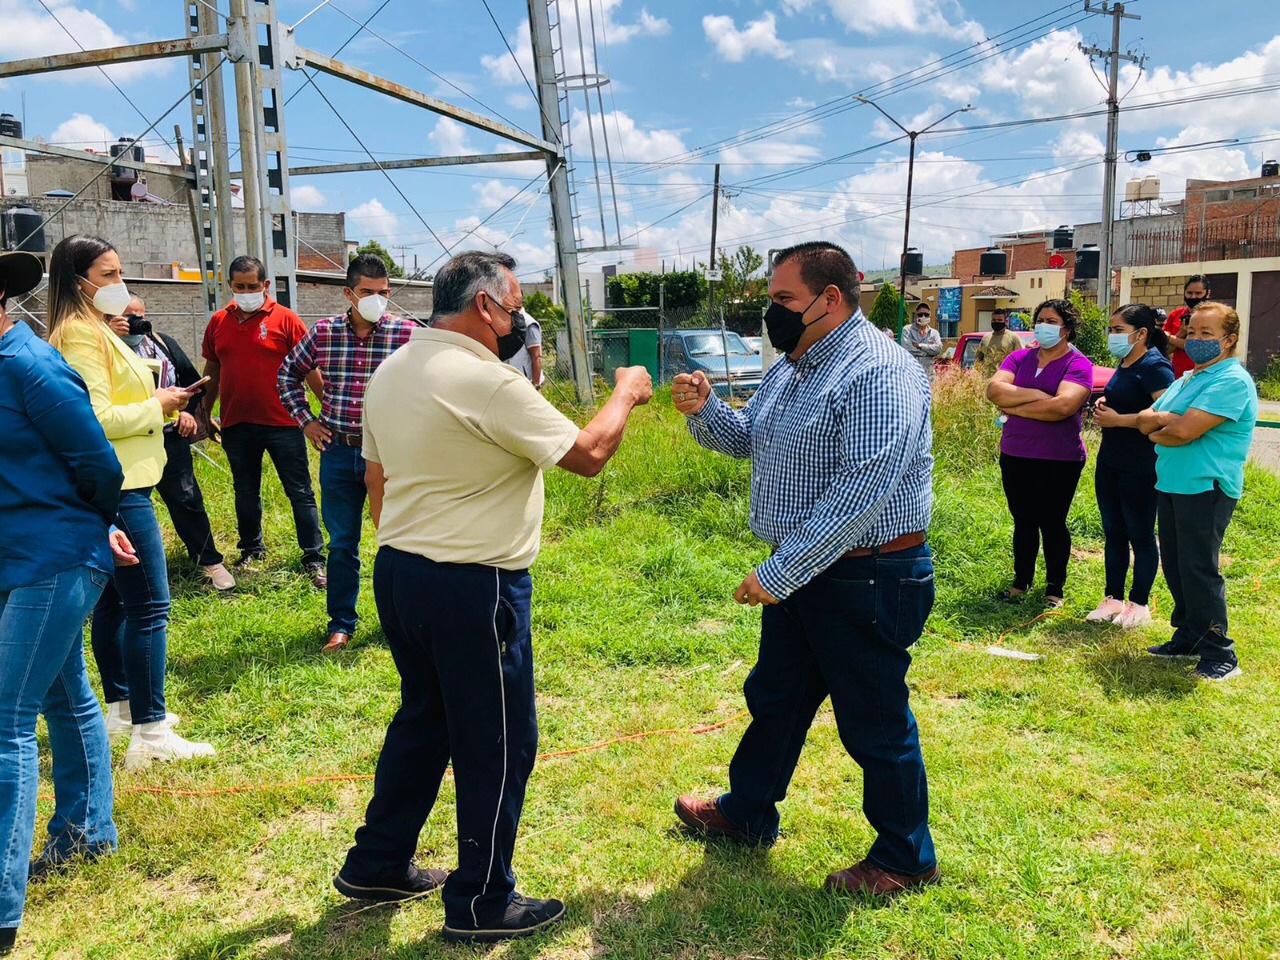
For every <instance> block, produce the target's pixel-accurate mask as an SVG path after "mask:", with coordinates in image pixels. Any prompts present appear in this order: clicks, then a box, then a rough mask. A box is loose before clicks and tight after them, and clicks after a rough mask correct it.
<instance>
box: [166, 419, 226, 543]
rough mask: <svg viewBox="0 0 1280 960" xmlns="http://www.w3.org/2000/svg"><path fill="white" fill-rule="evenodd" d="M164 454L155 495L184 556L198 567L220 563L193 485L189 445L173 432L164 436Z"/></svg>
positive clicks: (201, 496) (197, 486)
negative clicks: (171, 524) (185, 550)
mask: <svg viewBox="0 0 1280 960" xmlns="http://www.w3.org/2000/svg"><path fill="white" fill-rule="evenodd" d="M164 452H165V456H166V457H168V460H167V461H166V462H165V465H164V475H163V476H161V477H160V482H159V483H157V484H156V493H158V494H160V499H161V500H163V501H164V505H165V506H166V507H167V508H168V509H169V519H170V520H172V521H173V529H174V531H175V532H176V533H177V534H178V539H179V540H181V541H182V545H183V546H184V547H186V548H187V556H188V557H190V558H191V562H192V563H194V564H195V565H196V566H198V567H210V566H213V565H214V564H215V563H221V562H222V554H221V553H219V552H218V547H217V545H216V544H215V543H214V542H213V530H212V529H211V528H210V527H209V514H208V513H206V512H205V509H204V494H202V493H201V492H200V484H199V483H197V482H196V471H195V465H194V464H193V463H192V461H191V444H189V443H187V441H186V440H184V439H182V437H180V436H179V435H178V432H177V431H176V430H172V429H168V430H165V432H164Z"/></svg>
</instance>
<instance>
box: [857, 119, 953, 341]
mask: <svg viewBox="0 0 1280 960" xmlns="http://www.w3.org/2000/svg"><path fill="white" fill-rule="evenodd" d="M853 99H855V100H857V101H858V102H860V103H865V104H867V105H868V106H872V107H875V108H876V109H877V110H879V111H880V114H881V115H882V116H883V117H884V118H885V119H886V120H888V121H889V122H890V123H892V124H893V125H894V126H895V127H897V128H898V129H899V130H901V131H902V132H903V133H905V134H906V135H907V139H908V140H910V141H911V152H910V153H909V154H908V157H907V210H906V216H905V217H904V218H903V225H902V258H901V267H900V273H899V277H898V342H899V343H901V342H902V323H903V320H904V318H905V317H906V310H907V248H908V247H909V246H910V245H911V184H912V181H913V180H914V179H915V171H916V138H917V137H920V136H923V135H924V134H926V133H928V132H929V131H930V130H932V129H933V128H934V127H936V126H937V125H938V124H940V123H942V121H944V120H950V119H951V118H952V117H954V116H955V115H956V114H957V113H968V112H969V111H970V110H972V109H973V106H972V105H971V104H965V105H964V106H963V107H957V108H956V109H955V110H952V111H951V112H950V113H948V114H947V115H946V116H944V117H939V118H938V119H937V120H935V121H933V123H931V124H929V125H928V126H927V127H925V128H924V129H923V130H908V129H907V128H906V127H904V126H903V125H902V124H900V123H899V122H898V121H897V120H895V119H894V118H893V117H891V116H889V114H887V113H885V112H884V110H883V109H881V107H880V104H878V103H876V102H875V101H874V100H868V99H867V98H866V97H860V96H854V98H853Z"/></svg>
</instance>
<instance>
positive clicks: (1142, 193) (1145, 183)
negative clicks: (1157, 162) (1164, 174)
mask: <svg viewBox="0 0 1280 960" xmlns="http://www.w3.org/2000/svg"><path fill="white" fill-rule="evenodd" d="M1138 199H1139V200H1159V199H1160V178H1159V177H1143V178H1142V183H1140V184H1139V185H1138Z"/></svg>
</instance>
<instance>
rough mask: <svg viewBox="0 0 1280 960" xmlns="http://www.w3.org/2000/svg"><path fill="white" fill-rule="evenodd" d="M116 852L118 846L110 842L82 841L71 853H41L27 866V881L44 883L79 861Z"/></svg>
mask: <svg viewBox="0 0 1280 960" xmlns="http://www.w3.org/2000/svg"><path fill="white" fill-rule="evenodd" d="M115 852H116V848H115V847H114V846H113V845H112V844H109V843H89V844H83V843H82V844H77V845H76V846H75V847H73V848H72V849H71V851H70V852H69V853H57V854H48V855H46V854H41V855H40V856H38V857H36V858H35V859H34V860H32V861H31V864H30V865H29V866H28V867H27V883H43V882H44V881H45V880H48V879H49V878H50V877H51V876H53V875H55V874H59V873H66V872H67V871H69V870H70V869H71V868H72V867H73V866H75V865H76V864H77V863H89V862H91V861H93V860H99V859H101V858H102V857H109V856H111V854H113V853H115Z"/></svg>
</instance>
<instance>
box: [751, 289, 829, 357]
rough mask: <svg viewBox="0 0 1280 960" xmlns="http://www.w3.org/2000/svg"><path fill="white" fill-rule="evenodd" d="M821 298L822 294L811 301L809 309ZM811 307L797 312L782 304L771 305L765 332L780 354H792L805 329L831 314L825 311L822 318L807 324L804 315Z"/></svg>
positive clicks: (766, 316) (766, 313) (765, 323)
mask: <svg viewBox="0 0 1280 960" xmlns="http://www.w3.org/2000/svg"><path fill="white" fill-rule="evenodd" d="M821 296H822V294H818V296H816V297H814V298H813V299H812V300H810V301H809V307H812V306H813V305H814V304H815V303H817V302H818V299H819V298H820V297H821ZM809 307H805V308H804V309H803V310H801V311H799V312H797V311H795V310H788V309H787V308H786V307H784V306H783V305H782V304H780V303H771V304H769V309H768V310H766V311H765V314H764V328H765V332H766V333H768V334H769V342H770V343H771V344H773V349H775V350H777V351H778V352H779V353H790V352H791V351H792V350H794V349H795V348H796V344H798V343H799V342H800V338H801V337H803V336H804V328H805V327H807V326H809V325H810V324H814V323H817V322H818V321H819V320H821V319H822V317H825V316H826V315H827V313H829V312H830V311H825V312H823V314H822V316H821V317H815V318H814V319H812V320H810V321H809V323H805V322H804V315H805V313H807V312H808V310H809Z"/></svg>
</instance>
